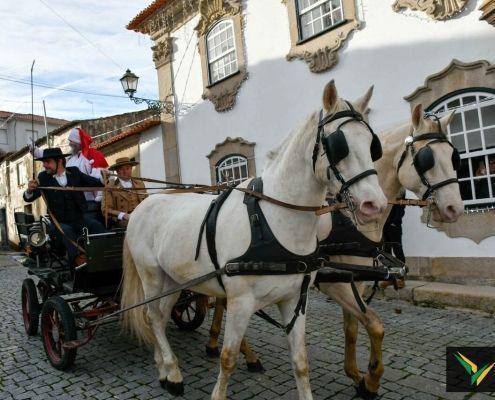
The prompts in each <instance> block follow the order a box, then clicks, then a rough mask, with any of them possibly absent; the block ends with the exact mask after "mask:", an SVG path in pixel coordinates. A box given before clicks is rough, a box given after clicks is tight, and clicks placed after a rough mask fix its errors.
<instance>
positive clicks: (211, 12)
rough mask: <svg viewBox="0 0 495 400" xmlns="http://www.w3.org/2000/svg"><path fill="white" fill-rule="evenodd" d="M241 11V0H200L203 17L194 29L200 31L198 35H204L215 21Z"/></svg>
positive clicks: (200, 11)
mask: <svg viewBox="0 0 495 400" xmlns="http://www.w3.org/2000/svg"><path fill="white" fill-rule="evenodd" d="M240 12H241V4H240V1H239V0H199V14H200V15H201V19H200V20H199V22H198V25H197V26H196V28H194V29H195V30H196V31H197V32H198V36H204V35H205V34H206V32H207V30H208V29H209V28H210V27H211V26H212V25H213V23H215V22H216V21H218V20H220V19H222V18H224V17H226V16H234V15H237V14H239V13H240Z"/></svg>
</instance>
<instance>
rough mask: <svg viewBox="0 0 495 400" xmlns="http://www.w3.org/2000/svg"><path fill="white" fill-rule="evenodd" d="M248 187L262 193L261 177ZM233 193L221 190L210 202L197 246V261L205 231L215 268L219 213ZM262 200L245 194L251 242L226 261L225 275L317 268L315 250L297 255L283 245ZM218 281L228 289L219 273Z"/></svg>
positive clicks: (229, 190)
mask: <svg viewBox="0 0 495 400" xmlns="http://www.w3.org/2000/svg"><path fill="white" fill-rule="evenodd" d="M248 189H250V190H252V191H254V192H257V193H263V181H262V179H261V178H254V179H253V180H252V181H251V182H250V183H249V185H248ZM230 193H232V188H230V189H228V190H226V191H225V192H222V194H220V195H219V196H218V197H217V198H216V199H214V200H213V201H212V202H211V204H210V206H209V207H208V210H207V211H206V215H205V217H204V219H203V222H202V223H201V227H200V231H199V236H198V242H197V245H196V256H195V260H197V259H198V257H199V251H200V249H201V240H202V236H203V232H205V234H206V245H207V248H208V254H209V256H210V258H211V261H212V263H213V266H214V267H215V269H216V270H219V269H220V265H219V263H218V255H217V249H216V243H215V237H216V226H217V219H218V213H219V212H220V208H221V207H222V205H223V203H224V202H225V200H227V198H228V197H229V195H230ZM259 201H260V199H258V198H256V197H254V196H251V195H249V193H245V194H244V201H243V202H244V204H246V208H247V212H248V218H249V225H250V228H251V243H250V244H249V247H248V249H247V250H246V252H245V253H244V254H243V255H242V256H240V257H236V258H234V259H232V260H230V261H229V262H228V263H227V265H226V268H225V271H226V272H225V273H226V275H228V276H234V275H286V274H299V273H309V272H311V271H315V270H316V269H318V267H319V265H318V263H317V262H316V258H317V255H316V251H315V252H314V253H311V254H309V255H298V254H295V253H292V252H291V251H289V250H287V249H286V248H285V247H284V246H282V245H281V244H280V242H279V241H278V240H277V238H276V237H275V235H274V234H273V232H272V230H271V229H270V226H269V225H268V221H267V220H266V218H265V215H264V214H263V211H262V210H261V207H260V205H259ZM217 280H218V283H219V284H220V286H221V287H222V288H223V289H224V290H225V286H224V284H223V281H222V279H221V276H220V275H218V276H217Z"/></svg>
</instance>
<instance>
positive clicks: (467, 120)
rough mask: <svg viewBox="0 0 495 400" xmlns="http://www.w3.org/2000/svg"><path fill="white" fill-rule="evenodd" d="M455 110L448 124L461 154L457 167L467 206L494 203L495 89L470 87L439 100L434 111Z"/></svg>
mask: <svg viewBox="0 0 495 400" xmlns="http://www.w3.org/2000/svg"><path fill="white" fill-rule="evenodd" d="M452 109H456V113H455V114H454V117H453V119H452V122H451V123H450V125H449V127H448V135H449V138H450V140H451V142H452V144H453V145H454V146H455V147H456V148H457V149H458V150H459V153H460V154H461V167H460V169H459V171H457V176H458V178H459V185H460V189H461V197H462V199H463V200H464V204H465V205H466V207H467V208H473V207H476V206H479V205H484V206H487V205H489V204H493V203H495V93H490V92H488V91H482V90H479V91H474V90H473V91H470V92H466V91H463V93H460V94H456V95H453V96H450V97H448V98H447V99H445V100H443V101H441V102H440V103H439V104H436V105H435V106H434V107H433V108H432V111H435V112H438V113H439V115H443V114H445V113H447V112H449V110H452Z"/></svg>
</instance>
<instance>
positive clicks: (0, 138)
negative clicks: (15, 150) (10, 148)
mask: <svg viewBox="0 0 495 400" xmlns="http://www.w3.org/2000/svg"><path fill="white" fill-rule="evenodd" d="M0 144H9V138H8V136H7V129H5V128H0Z"/></svg>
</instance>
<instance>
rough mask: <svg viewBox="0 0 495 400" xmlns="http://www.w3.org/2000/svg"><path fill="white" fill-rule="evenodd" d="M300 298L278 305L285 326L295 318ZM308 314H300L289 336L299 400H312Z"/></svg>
mask: <svg viewBox="0 0 495 400" xmlns="http://www.w3.org/2000/svg"><path fill="white" fill-rule="evenodd" d="M298 301H299V297H295V298H293V299H291V300H288V301H285V302H282V303H279V304H278V307H279V310H280V313H281V314H282V319H283V321H284V324H285V325H287V324H289V323H290V321H291V320H292V318H293V317H294V310H295V308H296V306H297V303H298ZM305 335H306V314H299V316H298V317H297V320H296V322H295V324H294V327H293V328H292V330H291V331H290V333H289V334H288V336H287V339H288V341H289V351H290V357H291V361H292V368H293V370H294V376H295V378H296V385H297V391H298V393H299V400H312V399H313V394H312V393H311V385H310V383H309V363H308V355H307V353H306V342H305Z"/></svg>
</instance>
